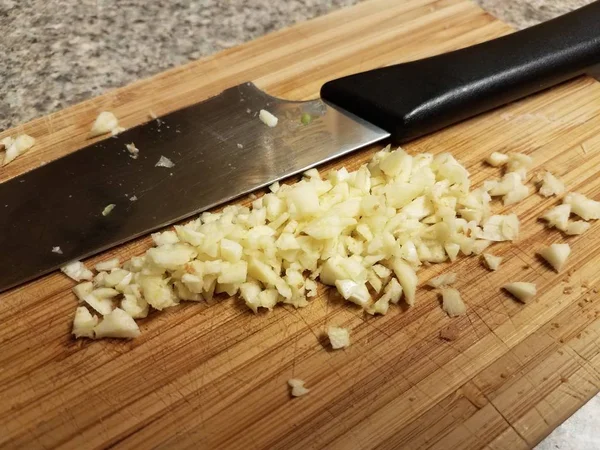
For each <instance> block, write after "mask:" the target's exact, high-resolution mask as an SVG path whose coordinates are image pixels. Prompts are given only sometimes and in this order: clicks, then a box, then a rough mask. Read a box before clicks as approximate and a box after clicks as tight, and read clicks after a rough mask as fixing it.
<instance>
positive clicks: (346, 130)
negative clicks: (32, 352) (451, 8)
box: [0, 2, 600, 291]
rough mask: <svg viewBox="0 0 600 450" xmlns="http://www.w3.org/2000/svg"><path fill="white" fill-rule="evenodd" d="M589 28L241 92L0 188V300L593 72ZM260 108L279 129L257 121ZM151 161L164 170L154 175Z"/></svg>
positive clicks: (548, 31)
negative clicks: (260, 195)
mask: <svg viewBox="0 0 600 450" xmlns="http://www.w3.org/2000/svg"><path fill="white" fill-rule="evenodd" d="M599 23H600V3H599V2H596V3H593V4H591V5H589V6H587V7H584V8H582V9H580V10H577V11H575V12H573V13H570V14H567V15H565V16H562V17H559V18H557V19H555V20H552V21H549V22H546V23H544V24H541V25H538V26H535V27H532V28H529V29H526V30H524V31H520V32H517V33H514V34H511V35H509V36H505V37H502V38H499V39H495V40H493V41H489V42H486V43H483V44H479V45H476V46H473V47H469V48H466V49H462V50H458V51H454V52H451V53H447V54H443V55H439V56H435V57H431V58H427V59H423V60H419V61H413V62H409V63H405V64H399V65H395V66H391V67H384V68H380V69H376V70H372V71H369V72H365V73H360V74H357V75H352V76H348V77H345V78H341V79H338V80H334V81H330V82H328V83H326V84H325V85H324V86H323V87H322V89H321V97H322V100H313V101H308V102H290V101H285V100H281V99H277V98H274V97H271V96H269V95H267V94H265V93H264V92H261V91H260V90H259V89H257V88H256V87H255V86H254V85H253V84H251V83H245V84H241V85H239V86H235V87H232V88H230V89H227V90H226V91H224V92H223V93H221V94H220V95H218V96H216V97H213V98H211V99H209V100H207V101H205V102H203V103H200V104H197V105H194V106H191V107H188V108H185V109H182V110H179V111H176V112H173V113H171V114H168V115H166V116H164V117H162V118H160V119H159V120H153V121H151V122H149V123H146V124H144V125H140V126H138V127H135V128H132V129H130V130H127V131H126V132H124V133H122V134H119V135H118V136H116V137H115V138H109V139H106V140H104V141H102V142H99V143H96V144H93V145H90V146H89V147H86V148H84V149H82V150H79V151H77V152H74V153H72V154H70V155H68V156H65V157H63V158H61V159H58V160H56V161H54V162H52V163H50V164H47V165H45V166H43V167H40V168H38V169H36V170H33V171H31V172H28V173H25V174H23V175H21V176H19V177H17V178H14V179H12V180H10V181H8V182H5V183H3V184H0V249H1V250H0V251H1V254H2V258H0V291H3V290H6V289H8V288H10V287H13V286H15V285H18V284H19V283H22V282H25V281H27V280H30V279H33V278H36V277H39V276H41V275H43V274H45V273H48V272H50V271H51V270H54V269H56V268H58V267H60V266H61V265H63V264H65V263H67V262H69V261H71V260H75V259H80V258H84V257H87V256H90V255H93V254H95V253H97V252H100V251H102V250H106V249H108V248H110V247H113V246H115V245H117V244H120V243H123V242H126V241H128V240H130V239H133V238H135V237H137V236H140V235H143V234H145V233H148V232H150V231H152V230H156V229H158V228H161V227H163V226H165V225H168V224H171V223H174V222H176V221H179V220H181V219H184V218H186V217H189V216H191V215H193V214H196V213H198V212H201V211H204V210H206V209H209V208H211V207H213V206H215V205H218V204H220V203H223V202H226V201H228V200H231V199H234V198H236V197H239V196H240V195H243V194H245V193H248V192H250V191H252V190H255V189H257V188H260V187H263V186H267V185H269V184H270V183H272V182H274V181H276V180H280V179H282V178H285V177H288V176H290V175H293V174H297V173H299V172H302V171H304V170H306V169H308V168H310V167H312V166H315V165H318V164H320V163H323V162H325V161H329V160H331V159H333V158H337V157H339V156H342V155H345V154H347V153H349V152H352V151H354V150H356V149H359V148H362V147H364V146H367V145H369V144H372V143H375V142H378V141H382V140H385V139H387V138H389V137H391V138H392V140H394V141H396V142H404V141H407V140H410V139H413V138H416V137H419V136H422V135H424V134H427V133H431V132H434V131H436V130H439V129H441V128H443V127H446V126H448V125H451V124H453V123H456V122H458V121H461V120H463V119H466V118H468V117H472V116H474V115H476V114H479V113H482V112H484V111H488V110H490V109H492V108H495V107H497V106H499V105H502V104H505V103H508V102H511V101H513V100H516V99H519V98H521V97H524V96H526V95H529V94H532V93H534V92H538V91H540V90H543V89H545V88H548V87H551V86H553V85H556V84H558V83H561V82H563V81H565V80H568V79H570V78H573V77H575V76H578V75H581V74H584V73H586V71H588V70H590V69H591V68H592V67H593V66H594V65H597V64H599V63H600V27H599V25H598V24H599ZM261 109H265V110H268V111H270V112H271V113H273V114H274V115H275V116H277V117H278V118H279V124H278V125H277V126H276V127H274V128H270V127H268V126H266V125H265V124H263V123H262V122H261V121H260V120H259V119H258V117H257V114H258V111H259V110H261ZM303 115H304V117H305V118H306V117H308V116H310V117H311V121H310V123H306V122H308V121H306V120H304V121H302V120H301V117H302V116H303ZM307 115H308V116H307ZM303 122H304V123H303ZM131 142H133V143H134V144H135V145H136V146H137V147H138V148H139V149H140V153H139V158H138V159H132V158H131V157H130V154H129V153H128V152H127V150H126V148H125V144H126V143H131ZM161 156H165V157H167V158H169V159H170V160H171V161H172V162H173V163H174V164H175V165H174V166H173V167H172V168H165V167H156V166H155V164H156V163H157V162H158V160H159V159H160V157H161ZM109 204H114V205H116V206H115V208H114V210H113V211H112V212H111V213H110V214H108V215H106V216H105V215H103V214H102V212H103V210H104V208H105V207H106V206H107V205H109ZM54 247H60V250H61V252H62V253H59V252H52V249H53V248H54Z"/></svg>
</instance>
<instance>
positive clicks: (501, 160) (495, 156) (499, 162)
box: [485, 152, 508, 167]
mask: <svg viewBox="0 0 600 450" xmlns="http://www.w3.org/2000/svg"><path fill="white" fill-rule="evenodd" d="M485 162H486V163H488V164H489V165H490V166H494V167H500V166H503V165H504V164H506V163H507V162H508V155H506V154H504V153H500V152H493V153H492V154H491V155H489V156H488V157H487V158H486V159H485Z"/></svg>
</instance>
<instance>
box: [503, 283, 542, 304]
mask: <svg viewBox="0 0 600 450" xmlns="http://www.w3.org/2000/svg"><path fill="white" fill-rule="evenodd" d="M502 287H503V288H504V289H505V290H507V291H508V292H509V293H510V294H512V295H513V297H515V298H516V299H517V300H519V301H521V302H523V303H527V302H528V301H529V300H531V299H532V298H533V297H534V296H535V294H536V293H537V290H536V288H535V284H534V283H526V282H524V281H515V282H514V283H508V284H505V285H504V286H502Z"/></svg>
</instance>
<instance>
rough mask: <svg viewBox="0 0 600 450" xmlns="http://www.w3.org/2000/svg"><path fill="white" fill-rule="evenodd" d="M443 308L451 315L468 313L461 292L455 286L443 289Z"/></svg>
mask: <svg viewBox="0 0 600 450" xmlns="http://www.w3.org/2000/svg"><path fill="white" fill-rule="evenodd" d="M442 309H443V310H444V311H445V312H446V314H448V315H449V316H450V317H456V316H462V315H464V314H466V313H467V308H466V306H465V303H464V302H463V300H462V297H461V296H460V292H458V291H457V290H456V289H454V288H444V289H442Z"/></svg>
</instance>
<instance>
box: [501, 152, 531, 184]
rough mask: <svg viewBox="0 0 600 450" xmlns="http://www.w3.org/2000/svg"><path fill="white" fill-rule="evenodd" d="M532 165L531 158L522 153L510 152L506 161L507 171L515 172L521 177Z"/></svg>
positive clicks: (523, 176) (524, 175)
mask: <svg viewBox="0 0 600 450" xmlns="http://www.w3.org/2000/svg"><path fill="white" fill-rule="evenodd" d="M532 165H533V158H532V157H531V156H529V155H526V154H524V153H510V154H509V155H508V162H507V163H506V171H507V172H516V173H518V174H519V175H520V176H521V178H522V179H525V177H526V176H527V171H528V170H529V169H530V168H531V166H532Z"/></svg>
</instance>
